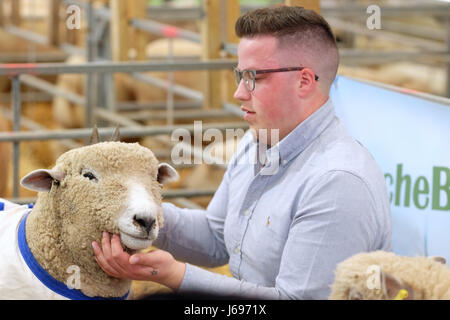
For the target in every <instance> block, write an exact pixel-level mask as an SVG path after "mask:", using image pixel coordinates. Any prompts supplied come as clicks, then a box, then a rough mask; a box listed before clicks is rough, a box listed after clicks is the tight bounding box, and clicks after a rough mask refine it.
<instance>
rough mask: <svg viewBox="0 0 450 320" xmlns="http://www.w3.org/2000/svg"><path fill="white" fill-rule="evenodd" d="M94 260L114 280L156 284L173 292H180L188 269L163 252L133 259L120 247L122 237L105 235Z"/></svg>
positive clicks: (94, 246) (137, 256)
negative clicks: (141, 281)
mask: <svg viewBox="0 0 450 320" xmlns="http://www.w3.org/2000/svg"><path fill="white" fill-rule="evenodd" d="M92 247H93V248H94V253H95V259H96V261H97V263H98V264H99V266H100V267H101V268H102V269H103V271H105V272H106V274H108V275H109V276H111V277H115V278H121V279H130V280H145V281H154V282H158V283H160V284H163V285H165V286H167V287H169V288H171V289H172V290H175V291H176V290H178V289H179V287H180V285H181V282H182V281H183V277H184V272H185V270H186V265H185V264H184V263H181V262H178V261H176V260H175V259H174V258H173V256H172V255H171V254H170V253H168V252H166V251H163V250H155V251H151V252H148V253H137V254H133V255H132V256H130V255H129V254H128V253H127V252H125V251H124V250H123V248H122V245H121V243H120V236H119V235H117V234H115V235H113V237H112V239H110V235H109V233H108V232H104V233H103V237H102V246H101V247H100V246H99V244H98V243H97V242H95V241H94V242H93V243H92Z"/></svg>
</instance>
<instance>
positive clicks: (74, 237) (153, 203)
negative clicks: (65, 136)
mask: <svg viewBox="0 0 450 320" xmlns="http://www.w3.org/2000/svg"><path fill="white" fill-rule="evenodd" d="M176 179H178V174H177V172H176V171H175V169H173V168H172V167H171V166H170V165H168V164H165V163H161V164H158V161H157V159H156V157H155V156H154V155H153V153H152V152H151V151H150V150H149V149H147V148H144V147H142V146H140V145H139V144H137V143H122V142H112V141H110V142H100V143H95V144H92V145H89V146H84V147H81V148H77V149H73V150H70V151H68V152H66V153H64V154H63V155H61V156H60V157H59V158H58V159H57V161H56V165H55V166H54V167H53V168H52V169H50V170H45V169H39V170H35V171H33V172H31V173H29V174H28V175H26V176H25V177H24V178H23V179H22V180H21V184H22V186H24V187H25V188H28V189H31V190H34V191H38V192H40V193H39V195H38V201H37V203H36V207H39V204H40V202H44V203H46V204H47V207H46V208H47V210H48V211H52V212H53V216H52V217H51V218H52V219H57V220H58V225H59V226H60V230H59V233H60V238H61V241H62V242H63V243H65V247H66V248H67V249H69V250H71V249H72V248H76V247H77V246H80V244H82V245H83V246H84V247H86V246H90V243H91V242H92V241H94V240H95V241H97V242H98V241H100V239H101V234H102V232H103V231H107V232H110V233H118V234H120V235H121V240H122V244H123V245H124V247H125V248H126V249H130V250H140V249H144V248H147V247H149V246H150V245H151V244H152V241H153V240H155V239H156V237H157V236H158V231H159V229H160V228H161V226H162V223H163V217H162V207H161V184H162V183H165V182H170V181H173V180H176ZM41 207H42V205H41ZM73 256H76V253H75V252H74V253H73Z"/></svg>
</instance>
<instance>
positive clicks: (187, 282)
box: [180, 171, 377, 299]
mask: <svg viewBox="0 0 450 320" xmlns="http://www.w3.org/2000/svg"><path fill="white" fill-rule="evenodd" d="M374 216H375V210H374V205H373V199H372V196H371V193H370V191H369V189H368V187H367V186H366V184H365V183H364V182H363V181H362V180H361V179H360V178H359V177H356V176H355V175H353V174H351V173H349V172H344V171H333V172H328V173H326V174H324V175H323V176H322V177H320V178H319V179H318V180H317V182H316V185H315V188H313V189H312V190H311V192H309V193H308V194H306V195H304V196H303V197H302V198H301V199H300V200H299V203H298V207H297V209H296V212H295V215H294V216H293V220H292V224H291V227H290V230H289V234H288V237H287V241H286V244H285V246H284V250H283V254H282V259H281V263H280V268H279V273H278V276H277V278H276V281H275V286H274V287H262V286H259V285H257V284H253V283H249V282H246V281H244V280H238V279H234V278H230V277H226V276H222V275H217V274H214V273H211V272H209V271H206V270H203V269H200V268H198V267H194V266H191V265H187V268H186V273H185V276H184V279H183V282H182V284H181V287H180V292H202V293H213V294H222V295H238V296H240V297H247V298H256V299H327V298H328V296H329V293H330V285H331V284H332V282H333V279H334V270H335V269H336V265H337V264H338V263H339V262H341V261H343V260H344V259H346V258H348V257H350V256H352V255H354V254H356V253H358V252H363V251H369V250H370V248H371V247H372V243H373V241H374V240H373V239H375V236H376V235H375V233H376V230H377V228H376V221H375V219H374ZM269 241H270V240H269ZM262 259H264V257H262Z"/></svg>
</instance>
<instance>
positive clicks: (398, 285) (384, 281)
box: [380, 271, 414, 300]
mask: <svg viewBox="0 0 450 320" xmlns="http://www.w3.org/2000/svg"><path fill="white" fill-rule="evenodd" d="M380 277H381V278H380V283H381V290H382V292H383V294H384V296H385V297H386V299H389V300H412V299H414V293H413V291H412V288H411V287H410V286H409V285H408V284H406V283H403V281H401V280H400V279H398V278H397V277H394V276H392V275H390V274H388V273H386V272H384V271H381V272H380ZM400 290H406V292H407V293H408V296H406V297H404V296H403V297H402V296H400V295H399V293H400Z"/></svg>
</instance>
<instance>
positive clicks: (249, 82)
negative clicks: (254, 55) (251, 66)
mask: <svg viewBox="0 0 450 320" xmlns="http://www.w3.org/2000/svg"><path fill="white" fill-rule="evenodd" d="M242 78H244V83H245V85H246V86H247V89H248V90H250V91H253V89H255V75H254V74H253V72H252V71H250V70H244V71H242Z"/></svg>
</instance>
